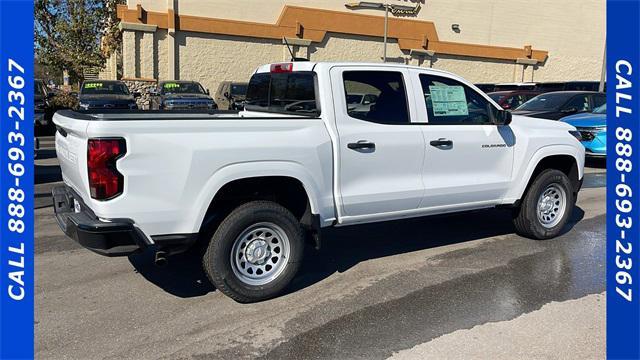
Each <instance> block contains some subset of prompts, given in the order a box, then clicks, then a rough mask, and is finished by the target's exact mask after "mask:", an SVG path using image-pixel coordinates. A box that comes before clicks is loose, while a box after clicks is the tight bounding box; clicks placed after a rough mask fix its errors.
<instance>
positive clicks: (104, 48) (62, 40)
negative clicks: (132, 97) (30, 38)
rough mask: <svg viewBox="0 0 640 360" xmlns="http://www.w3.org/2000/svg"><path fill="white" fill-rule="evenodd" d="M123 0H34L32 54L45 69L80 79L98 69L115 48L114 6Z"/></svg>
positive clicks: (118, 40)
mask: <svg viewBox="0 0 640 360" xmlns="http://www.w3.org/2000/svg"><path fill="white" fill-rule="evenodd" d="M121 3H124V0H36V2H35V12H34V17H35V24H34V35H35V51H36V56H37V58H38V60H39V62H40V63H41V64H43V65H45V66H47V67H49V68H53V69H57V70H59V71H62V70H63V69H66V70H68V71H69V74H70V76H71V77H72V78H73V79H78V80H80V79H82V77H83V76H82V74H83V71H84V70H85V69H87V68H102V67H103V66H104V62H105V60H106V59H107V57H108V56H109V55H110V54H111V52H112V51H115V50H117V49H118V47H119V44H120V39H121V33H120V31H119V30H118V27H117V24H118V19H117V16H116V6H117V5H118V4H121Z"/></svg>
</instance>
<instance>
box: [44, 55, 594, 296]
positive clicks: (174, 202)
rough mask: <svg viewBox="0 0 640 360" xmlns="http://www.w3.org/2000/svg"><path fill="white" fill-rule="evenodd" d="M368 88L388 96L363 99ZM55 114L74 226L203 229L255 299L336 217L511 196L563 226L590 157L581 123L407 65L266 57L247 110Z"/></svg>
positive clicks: (123, 247) (398, 214)
mask: <svg viewBox="0 0 640 360" xmlns="http://www.w3.org/2000/svg"><path fill="white" fill-rule="evenodd" d="M363 93H366V94H373V95H375V103H372V104H370V106H368V107H367V108H366V109H362V108H358V109H354V108H353V107H352V106H349V104H348V101H347V99H348V98H349V97H350V94H363ZM54 123H55V124H56V127H57V133H56V139H55V142H56V151H57V155H58V159H59V161H60V166H61V168H62V177H63V180H64V185H63V186H60V187H57V188H55V189H54V190H53V198H54V208H55V212H56V218H57V220H58V223H59V225H60V227H61V228H62V229H63V231H64V232H65V233H66V234H67V235H68V236H69V237H71V238H73V239H74V240H75V241H77V242H79V243H80V244H81V245H83V246H84V247H86V248H88V249H90V250H92V251H94V252H97V253H99V254H103V255H107V256H119V255H120V256H122V255H130V254H133V253H135V252H139V251H142V250H144V249H147V248H149V250H148V251H155V252H156V255H155V256H156V261H157V262H158V263H162V262H166V257H167V256H168V255H171V254H174V253H177V252H180V251H185V250H186V249H188V248H190V247H192V246H193V245H194V244H196V243H198V244H200V245H202V246H203V251H202V253H203V255H202V262H203V267H204V271H205V272H206V274H207V276H208V277H209V279H210V281H211V282H212V283H213V284H214V285H215V286H216V288H217V289H219V290H220V291H222V292H223V293H224V294H226V295H228V296H230V297H231V298H233V299H234V300H236V301H239V302H253V301H260V300H263V299H267V298H270V297H274V296H276V295H278V294H279V293H281V292H282V291H283V289H284V288H285V287H286V286H287V284H289V282H290V281H291V280H292V279H293V277H294V276H295V274H296V272H297V271H298V268H299V267H300V264H301V263H302V261H303V259H302V256H303V248H304V246H305V241H306V240H309V241H310V242H311V243H312V244H313V243H315V244H316V246H318V245H319V244H320V230H321V228H324V227H328V226H347V225H354V224H362V223H370V222H378V221H387V220H394V219H401V218H409V217H418V216H425V215H433V214H443V213H450V212H460V211H468V210H477V209H486V208H495V207H505V208H510V209H512V212H513V217H514V224H515V229H516V231H517V232H518V233H519V234H521V235H523V236H526V237H529V238H533V239H548V238H552V237H555V236H557V235H558V234H559V233H560V232H561V230H562V228H563V226H564V225H565V223H566V222H567V219H568V218H569V216H570V214H571V211H572V209H573V207H574V204H575V201H576V196H577V192H578V190H579V189H580V187H581V184H582V178H583V171H584V157H585V150H584V147H583V146H582V145H581V144H580V141H579V140H578V137H579V133H578V132H576V130H575V128H574V127H572V126H571V125H568V124H566V123H562V122H555V121H545V120H540V119H534V118H527V117H522V116H512V115H511V114H510V113H509V112H507V111H505V110H503V109H501V108H500V107H499V106H498V105H497V104H496V103H495V102H494V101H492V100H491V98H489V97H488V96H487V95H486V94H484V93H482V92H481V91H480V90H479V89H478V88H476V87H475V86H473V85H471V84H470V83H469V82H467V81H465V80H464V79H462V78H460V77H458V76H456V75H453V74H450V73H447V72H443V71H437V70H433V69H427V68H420V67H410V66H405V65H396V64H361V63H314V62H294V63H282V64H270V65H264V66H262V67H260V68H258V69H257V70H256V71H255V73H254V75H253V76H252V78H251V80H250V83H249V86H248V92H247V100H246V107H245V110H244V111H242V112H240V113H231V112H224V111H219V112H206V113H205V112H201V113H193V112H170V113H167V112H158V111H156V112H154V111H147V112H135V111H121V112H118V111H116V112H109V113H106V112H102V113H99V112H90V111H89V112H73V111H60V112H58V113H56V115H55V116H54ZM469 216H473V213H471V212H470V213H469ZM196 248H198V247H196Z"/></svg>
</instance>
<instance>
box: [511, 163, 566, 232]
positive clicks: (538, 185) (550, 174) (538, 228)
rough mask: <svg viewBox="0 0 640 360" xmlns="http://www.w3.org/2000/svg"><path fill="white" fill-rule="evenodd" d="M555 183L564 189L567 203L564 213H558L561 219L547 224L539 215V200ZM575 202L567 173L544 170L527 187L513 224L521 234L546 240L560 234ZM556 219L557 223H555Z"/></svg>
mask: <svg viewBox="0 0 640 360" xmlns="http://www.w3.org/2000/svg"><path fill="white" fill-rule="evenodd" d="M553 184H555V185H557V187H558V189H562V190H564V192H565V194H566V205H565V206H564V211H563V213H562V214H558V215H556V216H558V217H559V218H560V219H559V220H557V219H553V221H552V223H551V224H548V225H547V226H545V225H544V224H543V220H541V219H540V218H539V216H538V200H539V199H540V197H541V195H542V193H543V192H544V191H546V190H547V189H549V187H550V186H552V185H553ZM575 202H576V198H575V193H574V189H573V186H572V185H571V181H570V180H569V178H568V177H567V175H565V174H564V173H563V172H562V171H559V170H555V169H547V170H544V171H542V172H541V173H540V174H538V176H537V177H536V178H535V179H534V180H533V182H532V183H531V186H529V188H528V189H527V192H526V194H525V196H524V198H523V199H522V203H521V204H520V207H519V208H518V209H517V210H516V212H515V214H514V215H515V216H514V220H513V224H514V225H515V227H516V232H517V233H518V234H519V235H522V236H524V237H527V238H531V239H536V240H545V239H550V238H553V237H556V236H558V235H559V234H560V232H561V231H562V228H563V227H564V226H565V224H566V223H567V221H568V220H569V217H570V216H571V213H572V212H573V208H574V206H575ZM556 221H557V223H555V222H556ZM551 225H552V226H551Z"/></svg>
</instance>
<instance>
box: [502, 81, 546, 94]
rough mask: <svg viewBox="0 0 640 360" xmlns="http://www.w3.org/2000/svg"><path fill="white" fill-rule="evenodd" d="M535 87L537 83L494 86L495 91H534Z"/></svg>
mask: <svg viewBox="0 0 640 360" xmlns="http://www.w3.org/2000/svg"><path fill="white" fill-rule="evenodd" d="M535 87H536V83H532V82H514V83H500V84H496V86H494V88H493V91H494V92H495V91H514V90H534V89H535Z"/></svg>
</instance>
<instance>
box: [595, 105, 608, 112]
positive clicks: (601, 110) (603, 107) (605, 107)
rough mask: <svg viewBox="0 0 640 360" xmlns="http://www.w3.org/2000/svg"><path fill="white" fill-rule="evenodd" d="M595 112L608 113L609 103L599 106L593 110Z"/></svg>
mask: <svg viewBox="0 0 640 360" xmlns="http://www.w3.org/2000/svg"><path fill="white" fill-rule="evenodd" d="M593 113H594V114H606V113H607V104H604V105H602V106H599V107H597V108H595V109H594V110H593Z"/></svg>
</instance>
